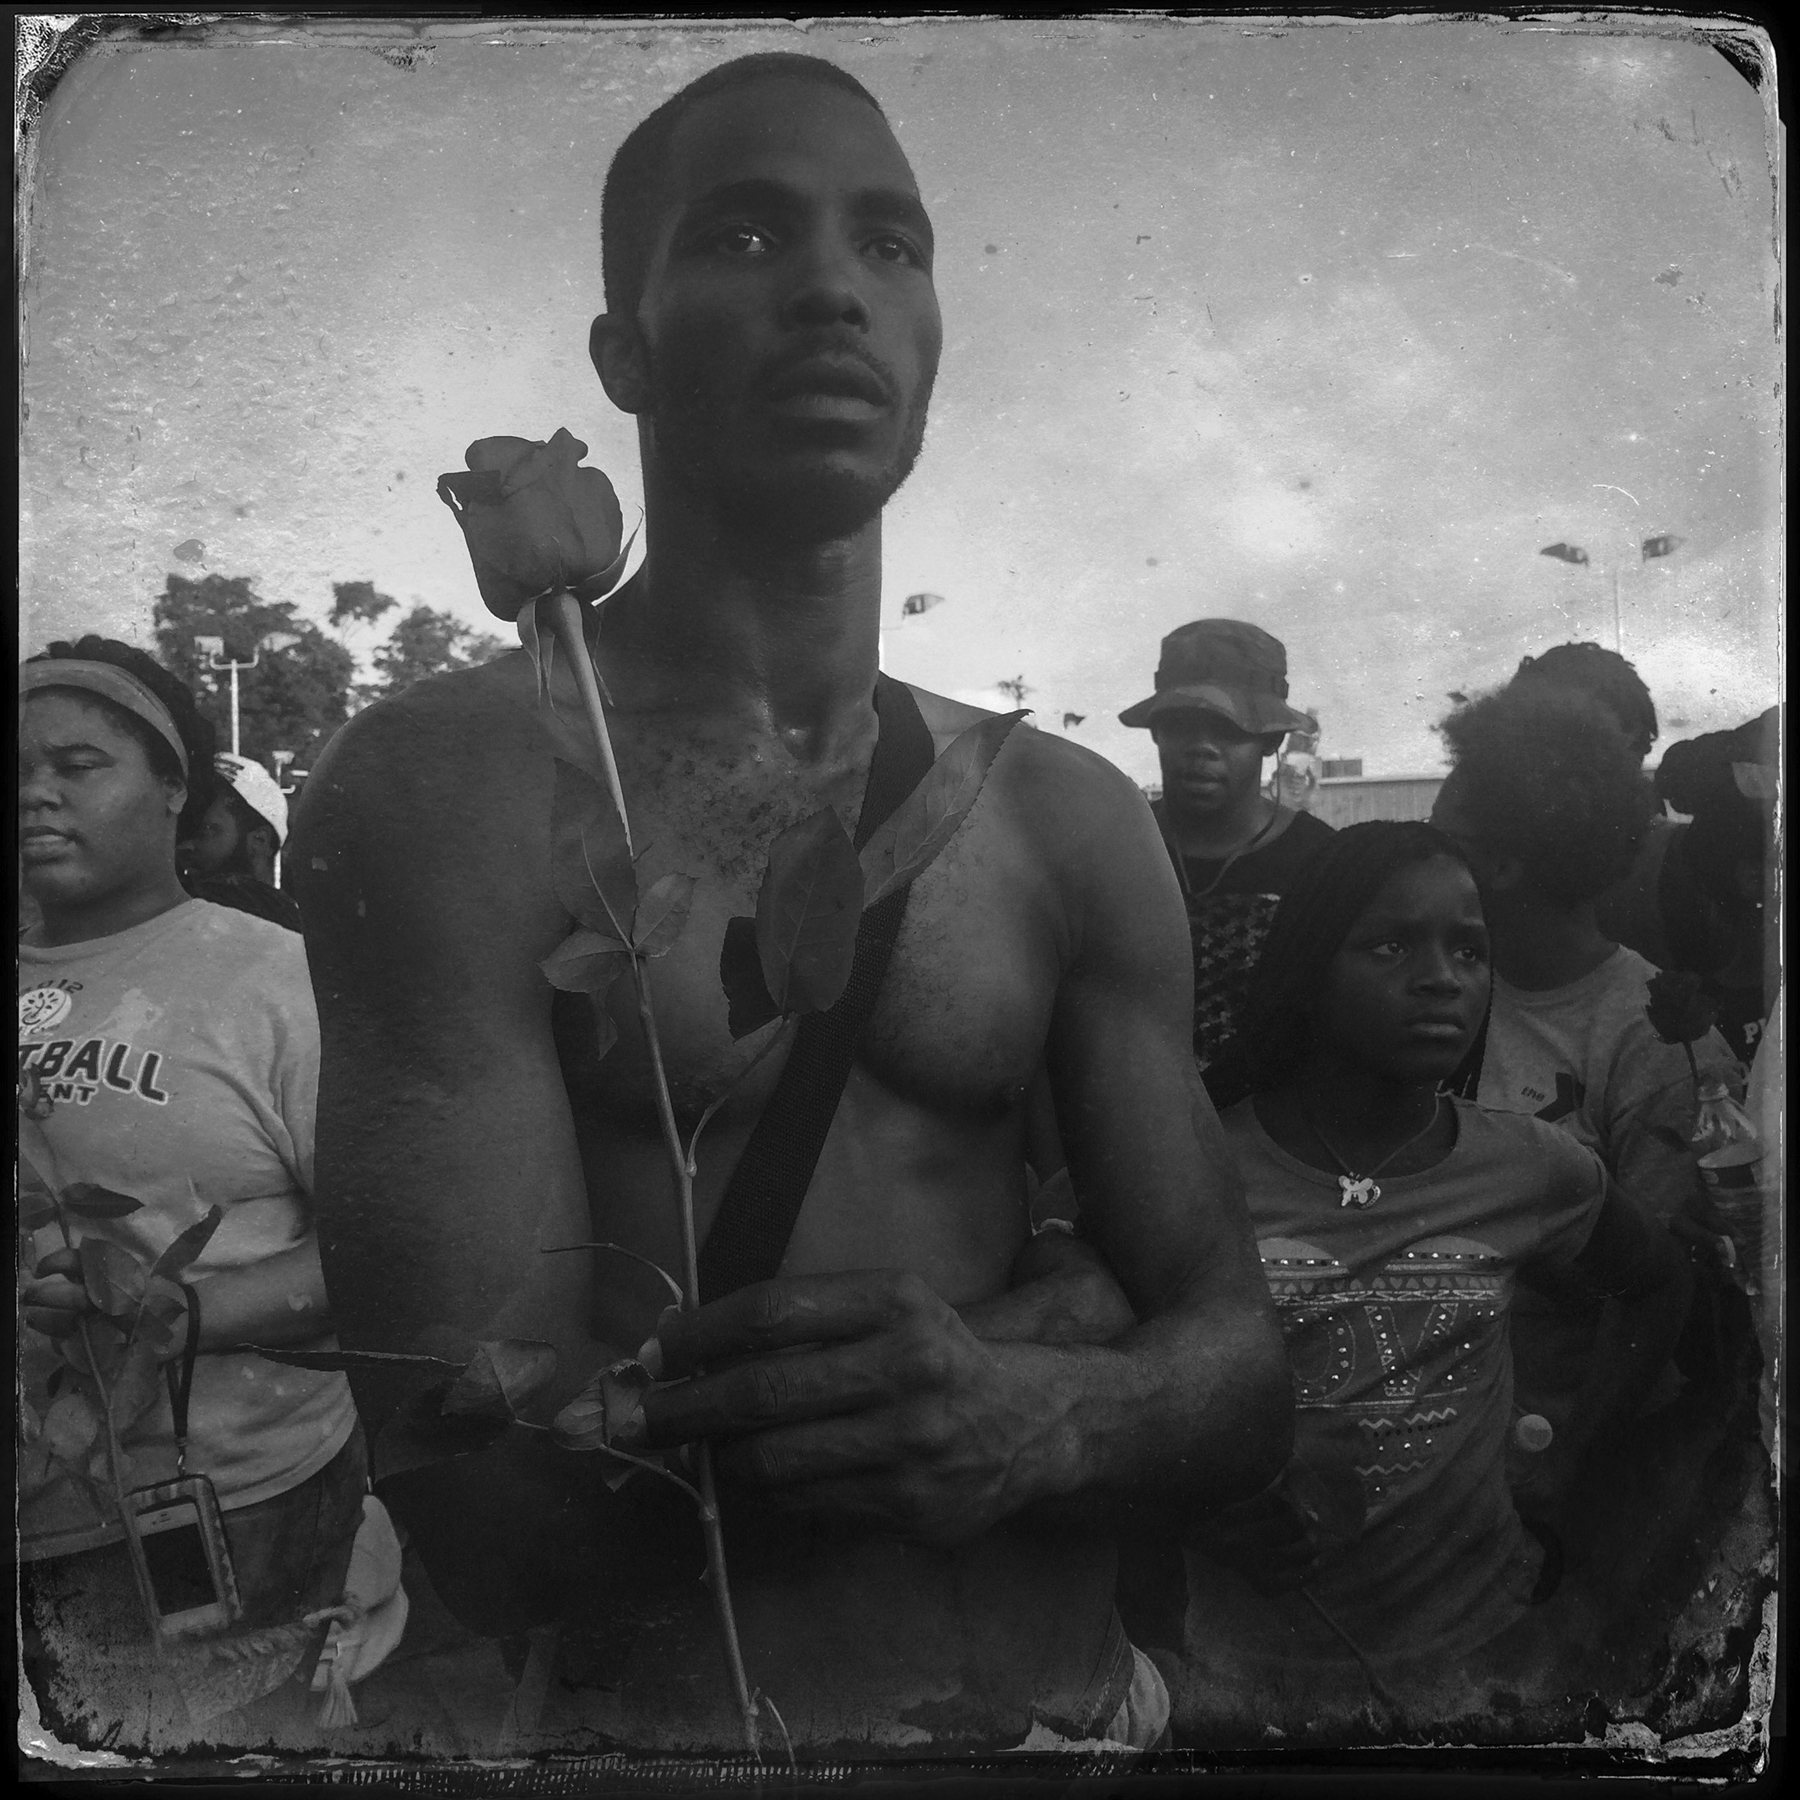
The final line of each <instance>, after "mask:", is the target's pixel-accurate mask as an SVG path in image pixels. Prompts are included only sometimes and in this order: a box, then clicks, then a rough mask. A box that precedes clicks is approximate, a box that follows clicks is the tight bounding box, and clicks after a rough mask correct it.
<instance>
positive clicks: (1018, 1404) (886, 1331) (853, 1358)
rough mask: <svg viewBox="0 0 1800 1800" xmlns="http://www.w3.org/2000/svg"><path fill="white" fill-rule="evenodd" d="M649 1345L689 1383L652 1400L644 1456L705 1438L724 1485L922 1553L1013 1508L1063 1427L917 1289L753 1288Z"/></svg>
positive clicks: (855, 1280)
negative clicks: (898, 1540)
mask: <svg viewBox="0 0 1800 1800" xmlns="http://www.w3.org/2000/svg"><path fill="white" fill-rule="evenodd" d="M655 1343H656V1345H657V1347H658V1350H659V1351H660V1361H661V1365H662V1366H661V1370H660V1374H661V1376H662V1377H663V1378H664V1379H671V1378H676V1377H683V1376H692V1379H690V1380H683V1381H679V1382H678V1383H677V1385H674V1386H670V1387H661V1388H656V1389H654V1390H652V1391H651V1392H650V1393H649V1394H647V1395H646V1396H645V1400H644V1417H645V1423H646V1427H647V1434H648V1441H649V1443H650V1444H651V1445H653V1446H657V1445H662V1446H666V1445H672V1444H679V1443H685V1442H687V1441H688V1440H690V1439H693V1438H699V1437H707V1438H711V1439H713V1440H715V1445H716V1456H717V1467H718V1470H719V1473H720V1474H721V1475H722V1476H724V1477H726V1478H728V1479H731V1480H736V1481H742V1482H745V1483H748V1484H750V1485H753V1486H755V1487H758V1488H761V1489H763V1490H765V1492H766V1493H767V1494H768V1495H769V1497H770V1498H772V1499H774V1500H776V1501H777V1502H778V1503H779V1504H781V1505H784V1506H788V1507H792V1508H795V1509H797V1510H801V1511H806V1512H821V1513H829V1514H833V1515H836V1516H837V1517H839V1518H843V1519H850V1520H855V1521H857V1522H859V1523H861V1524H862V1525H864V1526H867V1527H870V1528H873V1529H876V1530H883V1531H892V1532H896V1533H898V1534H900V1535H903V1536H906V1537H910V1538H916V1539H919V1540H921V1541H923V1542H927V1543H937V1544H954V1543H962V1542H966V1541H968V1540H969V1539H972V1538H975V1537H978V1536H980V1534H981V1533H982V1532H983V1531H985V1530H987V1529H988V1527H989V1526H991V1525H992V1524H993V1523H994V1522H995V1521H996V1520H998V1519H1000V1518H1003V1517H1005V1516H1006V1515H1007V1514H1008V1513H1010V1512H1012V1511H1014V1510H1016V1508H1017V1506H1018V1505H1019V1504H1020V1503H1021V1501H1022V1499H1024V1498H1025V1497H1026V1496H1024V1495H1021V1494H1018V1493H1016V1491H1015V1484H1014V1475H1015V1470H1016V1469H1017V1467H1018V1465H1019V1463H1020V1459H1021V1458H1022V1457H1023V1456H1025V1455H1026V1454H1027V1453H1028V1452H1030V1451H1032V1450H1033V1449H1034V1447H1036V1448H1039V1449H1042V1448H1044V1447H1046V1446H1047V1444H1048V1442H1049V1440H1050V1439H1051V1438H1052V1436H1053V1434H1055V1433H1056V1432H1057V1429H1058V1426H1059V1424H1060V1421H1061V1410H1062V1409H1061V1407H1060V1406H1059V1404H1058V1403H1057V1401H1056V1399H1055V1397H1054V1394H1053V1392H1052V1390H1051V1388H1050V1387H1049V1385H1048V1384H1045V1383H1043V1382H1040V1381H1031V1380H1028V1379H1023V1378H1020V1377H1019V1376H1018V1375H1016V1374H1012V1373H1009V1372H1008V1369H1007V1365H1006V1357H1005V1354H1004V1353H1003V1352H997V1351H995V1350H992V1349H990V1348H989V1347H988V1346H986V1345H985V1344H983V1343H982V1342H980V1341H979V1340H978V1339H977V1338H976V1337H975V1335H974V1334H973V1333H972V1332H971V1331H970V1330H969V1329H968V1327H967V1326H966V1325H965V1324H964V1323H963V1321H962V1320H961V1319H960V1318H958V1316H957V1314H956V1311H955V1309H954V1308H952V1307H951V1306H949V1305H947V1304H946V1303H945V1302H944V1301H943V1300H941V1299H939V1298H938V1296H937V1295H936V1294H935V1293H933V1292H932V1290H931V1289H930V1288H929V1287H928V1286H926V1284H925V1283H924V1282H923V1281H921V1280H920V1279H919V1278H918V1277H917V1276H916V1275H909V1274H900V1273H895V1272H893V1271H886V1270H883V1271H875V1272H866V1273H853V1274H832V1275H802V1276H793V1277H788V1278H784V1279H778V1280H775V1281H764V1282H758V1283H756V1284H755V1285H753V1286H751V1287H747V1288H741V1289H740V1290H739V1291H738V1292H737V1293H735V1294H728V1295H727V1296H726V1297H725V1298H724V1299H722V1300H715V1301H713V1302H712V1303H711V1304H710V1305H707V1306H703V1307H701V1308H700V1309H699V1311H697V1312H691V1313H668V1314H665V1315H664V1317H663V1321H662V1323H661V1324H660V1325H659V1327H658V1334H657V1337H656V1339H655ZM651 1360H652V1362H654V1361H656V1360H658V1357H657V1352H651ZM703 1367H704V1368H707V1369H710V1370H711V1371H712V1372H711V1373H709V1374H705V1375H695V1374H694V1373H693V1372H694V1371H695V1370H696V1369H699V1368H703ZM653 1372H656V1371H654V1370H653Z"/></svg>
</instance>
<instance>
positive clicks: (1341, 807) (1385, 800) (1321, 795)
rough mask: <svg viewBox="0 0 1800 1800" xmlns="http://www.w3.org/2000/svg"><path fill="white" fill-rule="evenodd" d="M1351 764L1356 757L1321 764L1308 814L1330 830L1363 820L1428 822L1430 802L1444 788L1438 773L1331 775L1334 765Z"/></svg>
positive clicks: (1360, 764)
mask: <svg viewBox="0 0 1800 1800" xmlns="http://www.w3.org/2000/svg"><path fill="white" fill-rule="evenodd" d="M1346 761H1352V762H1355V764H1356V767H1357V769H1358V770H1359V771H1360V770H1361V768H1362V763H1361V761H1360V759H1357V758H1334V759H1333V760H1332V761H1330V762H1327V763H1326V764H1325V769H1326V771H1327V773H1325V774H1323V775H1321V776H1320V778H1319V788H1318V792H1317V793H1316V794H1315V795H1314V796H1313V802H1312V812H1313V816H1314V817H1315V818H1319V819H1323V820H1324V821H1325V823H1326V824H1327V825H1329V826H1330V827H1331V828H1332V829H1333V830H1334V831H1338V830H1342V829H1343V827H1344V826H1346V825H1360V824H1362V822H1363V821H1364V820H1365V819H1429V818H1430V817H1431V806H1432V802H1433V801H1434V800H1436V799H1437V793H1438V789H1439V788H1441V787H1442V786H1443V785H1444V777H1443V776H1442V775H1441V774H1434V775H1364V774H1361V773H1360V772H1359V773H1357V774H1355V775H1333V774H1331V773H1330V772H1329V771H1330V770H1331V769H1332V768H1333V766H1334V764H1336V765H1339V766H1341V764H1342V763H1343V762H1346Z"/></svg>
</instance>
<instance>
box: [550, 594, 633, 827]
mask: <svg viewBox="0 0 1800 1800" xmlns="http://www.w3.org/2000/svg"><path fill="white" fill-rule="evenodd" d="M537 604H538V605H539V606H548V607H549V608H550V625H551V629H552V630H553V631H554V632H555V633H556V636H557V640H558V642H560V643H561V645H562V649H563V655H564V656H566V657H567V658H568V659H569V664H570V666H571V667H572V668H573V669H574V671H575V685H576V687H578V688H579V689H580V690H581V704H582V706H583V707H584V708H585V709H586V711H587V716H588V725H589V727H590V729H591V730H592V731H593V734H594V743H595V745H596V747H597V748H598V749H599V751H600V760H601V762H603V763H604V764H605V765H606V785H607V786H608V787H609V788H610V789H611V790H612V800H613V805H614V806H616V807H617V808H618V809H619V823H620V825H622V826H623V827H624V830H625V848H626V850H627V851H628V852H630V851H631V850H632V844H631V816H630V814H628V813H627V812H626V810H625V789H624V786H623V785H622V784H621V782H620V780H619V765H618V763H617V761H616V760H615V759H614V757H613V747H612V733H611V732H609V731H608V730H607V728H606V714H605V712H604V711H603V710H602V708H601V705H600V683H599V682H598V681H597V680H596V679H595V676H594V665H593V664H592V663H591V662H590V661H589V660H588V648H587V638H586V637H585V636H584V635H583V633H582V629H581V602H580V601H579V600H577V599H576V598H575V596H574V595H573V594H571V593H568V592H566V591H565V592H563V593H560V594H553V595H551V596H550V597H549V599H548V600H540V601H538V603H537ZM634 854H635V852H634Z"/></svg>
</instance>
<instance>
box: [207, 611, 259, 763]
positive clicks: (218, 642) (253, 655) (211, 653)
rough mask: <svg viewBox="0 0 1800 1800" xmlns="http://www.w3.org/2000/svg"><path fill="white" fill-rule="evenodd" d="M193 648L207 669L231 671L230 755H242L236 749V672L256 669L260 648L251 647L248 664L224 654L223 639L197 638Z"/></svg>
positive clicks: (257, 646) (256, 646)
mask: <svg viewBox="0 0 1800 1800" xmlns="http://www.w3.org/2000/svg"><path fill="white" fill-rule="evenodd" d="M194 648H195V649H196V650H199V651H201V652H203V653H204V654H205V656H206V666H207V667H208V668H209V669H212V670H214V671H220V670H224V669H229V670H230V671H231V754H232V755H233V756H238V755H240V754H242V753H241V751H240V750H239V748H238V670H239V669H254V668H255V667H256V664H257V660H258V658H259V657H260V656H261V655H262V649H261V646H260V645H252V646H251V649H250V660H249V661H248V662H238V661H237V660H236V659H235V658H233V657H228V656H227V655H226V654H225V640H224V639H223V638H216V637H197V638H195V639H194Z"/></svg>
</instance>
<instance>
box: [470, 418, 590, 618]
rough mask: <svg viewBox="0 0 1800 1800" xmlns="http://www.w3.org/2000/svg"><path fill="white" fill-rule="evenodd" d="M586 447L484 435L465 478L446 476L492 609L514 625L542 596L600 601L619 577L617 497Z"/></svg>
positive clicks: (566, 438) (568, 440) (566, 440)
mask: <svg viewBox="0 0 1800 1800" xmlns="http://www.w3.org/2000/svg"><path fill="white" fill-rule="evenodd" d="M586 455H587V445H586V444H584V443H583V442H582V441H581V440H580V439H579V438H577V437H571V436H570V435H569V433H568V432H567V431H566V430H559V431H558V432H557V434H556V435H555V437H553V438H552V439H551V440H550V441H549V443H547V444H540V443H533V442H531V440H530V439H528V438H513V437H491V438H482V439H480V440H479V441H478V442H476V443H473V444H471V445H470V446H469V448H468V450H467V452H466V453H465V455H464V459H463V460H464V461H465V462H467V463H468V465H469V467H468V470H467V472H466V473H465V472H463V471H461V470H458V471H457V472H455V473H454V474H449V475H440V476H439V477H438V484H437V491H438V498H439V499H440V500H442V501H443V502H444V504H445V505H446V506H448V507H449V508H450V510H451V511H452V512H454V513H455V514H456V522H457V524H459V525H460V526H461V527H462V531H463V537H464V539H465V541H466V542H467V544H468V547H469V557H470V560H471V561H472V562H473V563H474V565H475V581H476V584H477V586H479V587H480V589H481V598H482V600H483V602H484V603H485V604H486V606H487V609H488V611H489V612H491V613H494V614H496V615H497V616H498V617H500V618H502V619H507V620H513V619H517V618H518V616H519V614H520V612H521V611H522V610H523V609H524V608H525V607H526V606H528V605H530V603H531V602H532V601H533V600H536V599H538V598H539V597H540V596H542V595H544V594H553V593H560V592H563V591H565V590H566V591H568V592H570V593H573V594H574V595H575V597H576V598H577V599H579V600H596V599H598V598H599V597H600V596H601V595H602V594H604V593H605V592H606V591H607V590H608V589H609V588H610V587H611V586H612V584H613V582H614V581H615V580H616V579H617V576H618V573H619V568H620V565H621V564H622V563H623V561H624V552H623V551H622V550H621V549H620V547H619V545H620V539H621V538H622V537H623V535H624V530H623V521H622V519H621V517H620V513H619V500H618V496H617V495H616V494H615V493H614V492H613V488H612V483H611V482H610V481H608V480H607V479H606V477H605V476H604V475H603V474H601V472H600V471H599V470H598V469H584V468H582V467H581V466H580V464H581V459H582V458H583V457H584V456H586Z"/></svg>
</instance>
